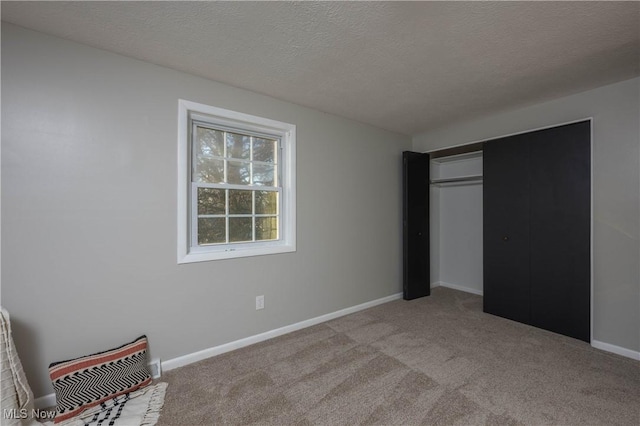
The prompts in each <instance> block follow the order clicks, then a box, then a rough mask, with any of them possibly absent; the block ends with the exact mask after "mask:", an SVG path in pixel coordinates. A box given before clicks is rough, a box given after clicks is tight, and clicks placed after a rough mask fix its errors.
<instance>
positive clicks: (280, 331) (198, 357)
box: [161, 293, 402, 371]
mask: <svg viewBox="0 0 640 426" xmlns="http://www.w3.org/2000/svg"><path fill="white" fill-rule="evenodd" d="M398 299H402V293H396V294H392V295H391V296H387V297H383V298H381V299H376V300H372V301H371V302H366V303H362V304H360V305H356V306H352V307H350V308H345V309H341V310H339V311H336V312H332V313H329V314H325V315H321V316H319V317H315V318H311V319H308V320H305V321H301V322H297V323H295V324H291V325H287V326H284V327H281V328H276V329H274V330H270V331H266V332H264V333H260V334H256V335H253V336H249V337H245V338H244V339H239V340H236V341H233V342H229V343H225V344H222V345H219V346H214V347H212V348H208V349H203V350H201V351H198V352H193V353H190V354H187V355H183V356H179V357H177V358H173V359H168V360H166V361H162V364H161V365H162V370H163V371H168V370H173V369H174V368H178V367H183V366H185V365H188V364H192V363H194V362H198V361H202V360H203V359H207V358H211V357H212V356H216V355H220V354H223V353H226V352H230V351H233V350H235V349H240V348H243V347H245V346H249V345H253V344H255V343H260V342H263V341H265V340H268V339H273V338H274V337H278V336H282V335H284V334H287V333H291V332H293V331H298V330H302V329H303V328H307V327H311V326H312V325H316V324H320V323H323V322H326V321H329V320H332V319H335V318H339V317H342V316H345V315H349V314H352V313H354V312H358V311H362V310H364V309H367V308H371V307H374V306H377V305H381V304H383V303H387V302H391V301H393V300H398Z"/></svg>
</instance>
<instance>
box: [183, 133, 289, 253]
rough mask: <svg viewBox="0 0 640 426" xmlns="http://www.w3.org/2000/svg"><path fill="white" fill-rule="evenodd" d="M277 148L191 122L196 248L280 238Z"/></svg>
mask: <svg viewBox="0 0 640 426" xmlns="http://www.w3.org/2000/svg"><path fill="white" fill-rule="evenodd" d="M278 144H279V140H278V139H270V138H266V137H258V136H253V135H247V134H241V133H235V132H231V131H225V130H220V129H215V128H212V127H210V126H207V125H206V124H204V123H193V133H192V153H193V156H192V166H193V167H192V179H191V181H192V186H193V189H194V191H193V192H192V194H193V200H192V202H191V206H192V209H193V211H194V212H195V215H196V217H197V225H196V226H197V232H196V233H197V245H211V244H228V243H240V242H252V241H268V240H277V239H278V237H279V233H278V226H279V196H280V188H279V183H278ZM192 226H193V225H192ZM194 243H195V242H194Z"/></svg>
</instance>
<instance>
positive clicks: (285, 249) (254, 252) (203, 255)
mask: <svg viewBox="0 0 640 426" xmlns="http://www.w3.org/2000/svg"><path fill="white" fill-rule="evenodd" d="M295 251H296V247H295V245H294V244H281V245H273V246H269V247H253V248H238V249H218V250H212V251H203V252H196V253H186V254H184V253H179V254H178V264H182V263H195V262H207V261H210V260H224V259H235V258H239V257H252V256H264V255H268V254H280V253H292V252H295Z"/></svg>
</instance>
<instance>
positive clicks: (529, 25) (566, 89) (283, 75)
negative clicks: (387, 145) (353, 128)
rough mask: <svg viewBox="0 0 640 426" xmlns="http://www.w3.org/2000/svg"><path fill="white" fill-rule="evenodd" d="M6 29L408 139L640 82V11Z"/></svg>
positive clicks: (19, 15)
mask: <svg viewBox="0 0 640 426" xmlns="http://www.w3.org/2000/svg"><path fill="white" fill-rule="evenodd" d="M2 19H3V20H5V21H8V22H12V23H14V24H17V25H21V26H24V27H27V28H32V29H35V30H38V31H41V32H44V33H49V34H53V35H56V36H59V37H63V38H67V39H70V40H74V41H78V42H81V43H85V44H88V45H90V46H95V47H99V48H102V49H106V50H110V51H113V52H117V53H120V54H123V55H126V56H130V57H134V58H138V59H142V60H145V61H148V62H152V63H155V64H159V65H163V66H167V67H170V68H174V69H178V70H182V71H186V72H188V73H191V74H195V75H199V76H202V77H206V78H209V79H212V80H216V81H220V82H223V83H227V84H230V85H232V86H236V87H241V88H246V89H249V90H252V91H255V92H259V93H263V94H267V95H270V96H273V97H275V98H279V99H283V100H286V101H290V102H293V103H296V104H299V105H304V106H308V107H311V108H315V109H317V110H320V111H324V112H328V113H332V114H336V115H340V116H343V117H347V118H350V119H354V120H358V121H361V122H365V123H369V124H372V125H375V126H378V127H381V128H385V129H389V130H393V131H397V132H400V133H405V134H416V133H419V132H422V131H425V130H428V129H430V128H433V127H437V126H441V125H445V124H450V123H453V122H455V121H458V120H466V119H471V118H474V117H478V116H482V115H486V114H491V113H495V112H498V111H501V110H505V109H508V108H514V107H518V106H524V105H528V104H532V103H536V102H540V101H544V100H548V99H553V98H557V97H561V96H565V95H568V94H571V93H576V92H579V91H582V90H586V89H589V88H592V87H597V86H600V85H604V84H607V83H612V82H615V81H620V80H624V79H627V78H631V77H634V76H637V75H640V3H638V2H623V3H612V2H302V3H285V2H93V1H86V2H30V1H29V2H6V1H3V2H2Z"/></svg>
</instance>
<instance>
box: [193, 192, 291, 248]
mask: <svg viewBox="0 0 640 426" xmlns="http://www.w3.org/2000/svg"><path fill="white" fill-rule="evenodd" d="M224 186H225V185H224V184H208V185H206V186H201V185H199V184H198V183H194V187H193V188H194V189H193V194H194V199H195V203H194V204H195V205H194V206H193V208H195V209H196V210H195V217H194V219H195V220H196V224H197V225H196V229H195V236H194V238H195V240H196V241H197V245H199V246H205V245H206V246H209V245H224V244H227V245H229V244H238V243H250V242H261V241H274V240H277V239H278V238H279V235H280V229H279V228H280V214H279V206H278V203H277V200H278V199H279V194H280V190H279V189H278V188H274V189H270V188H262V187H261V188H260V189H257V188H256V189H253V188H252V189H249V187H246V188H247V189H226V188H224ZM223 197H224V199H223ZM265 199H266V202H265ZM258 200H261V203H260V204H259V203H258ZM223 226H224V229H222V227H223Z"/></svg>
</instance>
